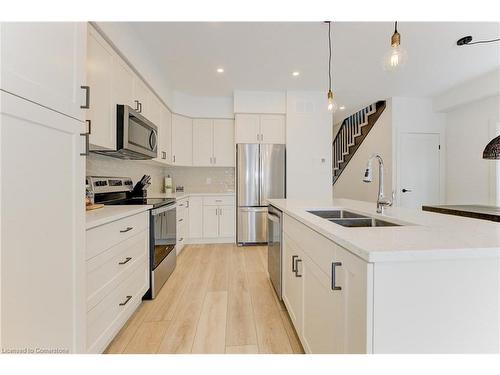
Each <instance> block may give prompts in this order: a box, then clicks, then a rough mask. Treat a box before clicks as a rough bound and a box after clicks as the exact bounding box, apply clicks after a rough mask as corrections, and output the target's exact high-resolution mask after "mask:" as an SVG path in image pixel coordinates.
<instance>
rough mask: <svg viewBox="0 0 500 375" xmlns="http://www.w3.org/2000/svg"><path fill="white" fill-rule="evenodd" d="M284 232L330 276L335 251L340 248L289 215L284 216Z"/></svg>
mask: <svg viewBox="0 0 500 375" xmlns="http://www.w3.org/2000/svg"><path fill="white" fill-rule="evenodd" d="M283 231H284V233H285V234H286V235H287V236H288V237H289V238H290V239H292V240H293V241H294V242H295V243H296V244H297V245H298V246H299V247H300V249H301V250H302V251H303V252H304V253H306V254H307V255H308V256H309V257H310V258H311V259H312V260H313V261H314V262H315V263H316V264H317V265H318V266H319V267H320V268H321V269H322V270H323V272H325V273H326V274H330V272H331V264H332V261H333V258H334V257H335V251H336V250H337V249H341V247H340V246H338V245H337V244H335V243H334V242H332V241H331V240H329V239H328V238H326V237H323V236H322V235H321V234H319V233H317V232H315V231H314V230H312V229H311V228H309V227H307V226H306V225H304V224H302V223H301V222H299V221H297V220H295V219H294V218H292V217H290V216H288V215H284V225H283ZM344 251H345V250H344Z"/></svg>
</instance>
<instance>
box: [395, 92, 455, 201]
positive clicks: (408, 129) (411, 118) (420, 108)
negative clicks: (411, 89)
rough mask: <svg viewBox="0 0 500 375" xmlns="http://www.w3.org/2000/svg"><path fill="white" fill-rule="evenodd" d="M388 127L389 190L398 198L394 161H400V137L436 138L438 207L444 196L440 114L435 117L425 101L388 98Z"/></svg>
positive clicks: (443, 136)
mask: <svg viewBox="0 0 500 375" xmlns="http://www.w3.org/2000/svg"><path fill="white" fill-rule="evenodd" d="M392 123H393V132H394V133H393V137H394V138H393V145H394V153H393V168H394V170H395V171H396V173H393V186H395V190H396V192H397V197H398V198H399V196H400V194H399V192H401V188H402V186H401V184H400V181H399V176H400V175H401V174H400V170H401V165H399V164H398V160H401V155H400V151H401V150H400V149H399V144H400V143H401V135H402V134H404V133H434V134H438V135H439V141H440V144H441V151H440V163H439V164H440V165H439V170H440V181H439V185H440V189H439V199H440V202H441V203H444V202H445V194H446V181H445V176H446V174H445V170H446V147H445V145H446V142H445V139H446V131H445V129H446V116H445V115H444V114H442V113H436V112H435V111H434V109H433V102H432V100H431V99H429V98H402V97H395V98H392Z"/></svg>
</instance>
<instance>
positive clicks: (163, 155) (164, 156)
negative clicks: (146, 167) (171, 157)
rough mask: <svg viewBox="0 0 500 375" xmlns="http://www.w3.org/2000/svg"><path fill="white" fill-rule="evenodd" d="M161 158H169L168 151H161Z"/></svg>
mask: <svg viewBox="0 0 500 375" xmlns="http://www.w3.org/2000/svg"><path fill="white" fill-rule="evenodd" d="M161 158H162V159H166V158H167V153H166V152H165V151H162V152H161Z"/></svg>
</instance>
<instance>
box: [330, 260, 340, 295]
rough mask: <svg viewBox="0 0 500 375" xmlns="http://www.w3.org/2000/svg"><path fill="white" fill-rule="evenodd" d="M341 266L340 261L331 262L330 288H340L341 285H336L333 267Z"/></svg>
mask: <svg viewBox="0 0 500 375" xmlns="http://www.w3.org/2000/svg"><path fill="white" fill-rule="evenodd" d="M340 266H342V263H341V262H333V263H332V290H342V287H340V286H337V285H336V274H335V269H336V268H337V267H340Z"/></svg>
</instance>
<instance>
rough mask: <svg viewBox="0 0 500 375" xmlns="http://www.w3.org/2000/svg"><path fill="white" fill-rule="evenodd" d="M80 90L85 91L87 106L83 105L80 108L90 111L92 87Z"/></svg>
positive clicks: (84, 87)
mask: <svg viewBox="0 0 500 375" xmlns="http://www.w3.org/2000/svg"><path fill="white" fill-rule="evenodd" d="M80 88H82V89H84V90H85V104H84V105H81V106H80V108H82V109H89V108H90V86H80Z"/></svg>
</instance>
